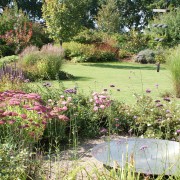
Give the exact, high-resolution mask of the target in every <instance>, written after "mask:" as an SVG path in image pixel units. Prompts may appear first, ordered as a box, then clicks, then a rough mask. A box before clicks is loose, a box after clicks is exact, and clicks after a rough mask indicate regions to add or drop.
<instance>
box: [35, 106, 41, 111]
mask: <svg viewBox="0 0 180 180" xmlns="http://www.w3.org/2000/svg"><path fill="white" fill-rule="evenodd" d="M33 110H35V111H40V110H41V107H40V106H34V108H33Z"/></svg>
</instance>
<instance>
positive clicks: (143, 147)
mask: <svg viewBox="0 0 180 180" xmlns="http://www.w3.org/2000/svg"><path fill="white" fill-rule="evenodd" d="M147 148H148V146H146V145H145V146H142V147H141V148H140V150H145V149H147Z"/></svg>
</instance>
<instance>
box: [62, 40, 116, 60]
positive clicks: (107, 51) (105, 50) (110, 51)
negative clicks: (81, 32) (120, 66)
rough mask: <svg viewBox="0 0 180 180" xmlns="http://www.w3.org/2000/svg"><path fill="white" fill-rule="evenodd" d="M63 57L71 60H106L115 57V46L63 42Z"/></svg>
mask: <svg viewBox="0 0 180 180" xmlns="http://www.w3.org/2000/svg"><path fill="white" fill-rule="evenodd" d="M63 48H64V51H65V57H66V58H67V59H71V60H72V61H73V62H108V61H114V60H115V59H116V50H117V49H116V48H112V47H111V46H109V45H108V44H101V43H100V44H81V43H77V42H69V43H64V44H63Z"/></svg>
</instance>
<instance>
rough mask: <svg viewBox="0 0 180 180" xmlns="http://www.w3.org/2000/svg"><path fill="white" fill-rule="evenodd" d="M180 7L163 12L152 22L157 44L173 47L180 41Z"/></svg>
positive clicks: (152, 36)
mask: <svg viewBox="0 0 180 180" xmlns="http://www.w3.org/2000/svg"><path fill="white" fill-rule="evenodd" d="M179 32H180V8H177V9H175V10H172V11H170V12H167V13H165V14H161V15H159V16H158V17H156V18H154V20H153V21H152V22H151V23H150V31H147V33H148V34H150V36H151V38H152V40H153V41H154V40H157V41H158V43H157V42H156V43H155V44H157V46H159V45H162V46H169V47H173V46H176V45H178V44H179V43H180V33H179Z"/></svg>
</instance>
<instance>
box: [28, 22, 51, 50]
mask: <svg viewBox="0 0 180 180" xmlns="http://www.w3.org/2000/svg"><path fill="white" fill-rule="evenodd" d="M32 32H33V34H32V37H31V39H30V42H29V44H31V45H34V46H37V47H39V48H41V47H42V46H43V45H45V44H48V43H52V39H50V38H49V37H48V36H49V35H48V34H47V33H46V32H45V28H44V27H42V25H40V24H39V23H36V22H35V23H33V24H32Z"/></svg>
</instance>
